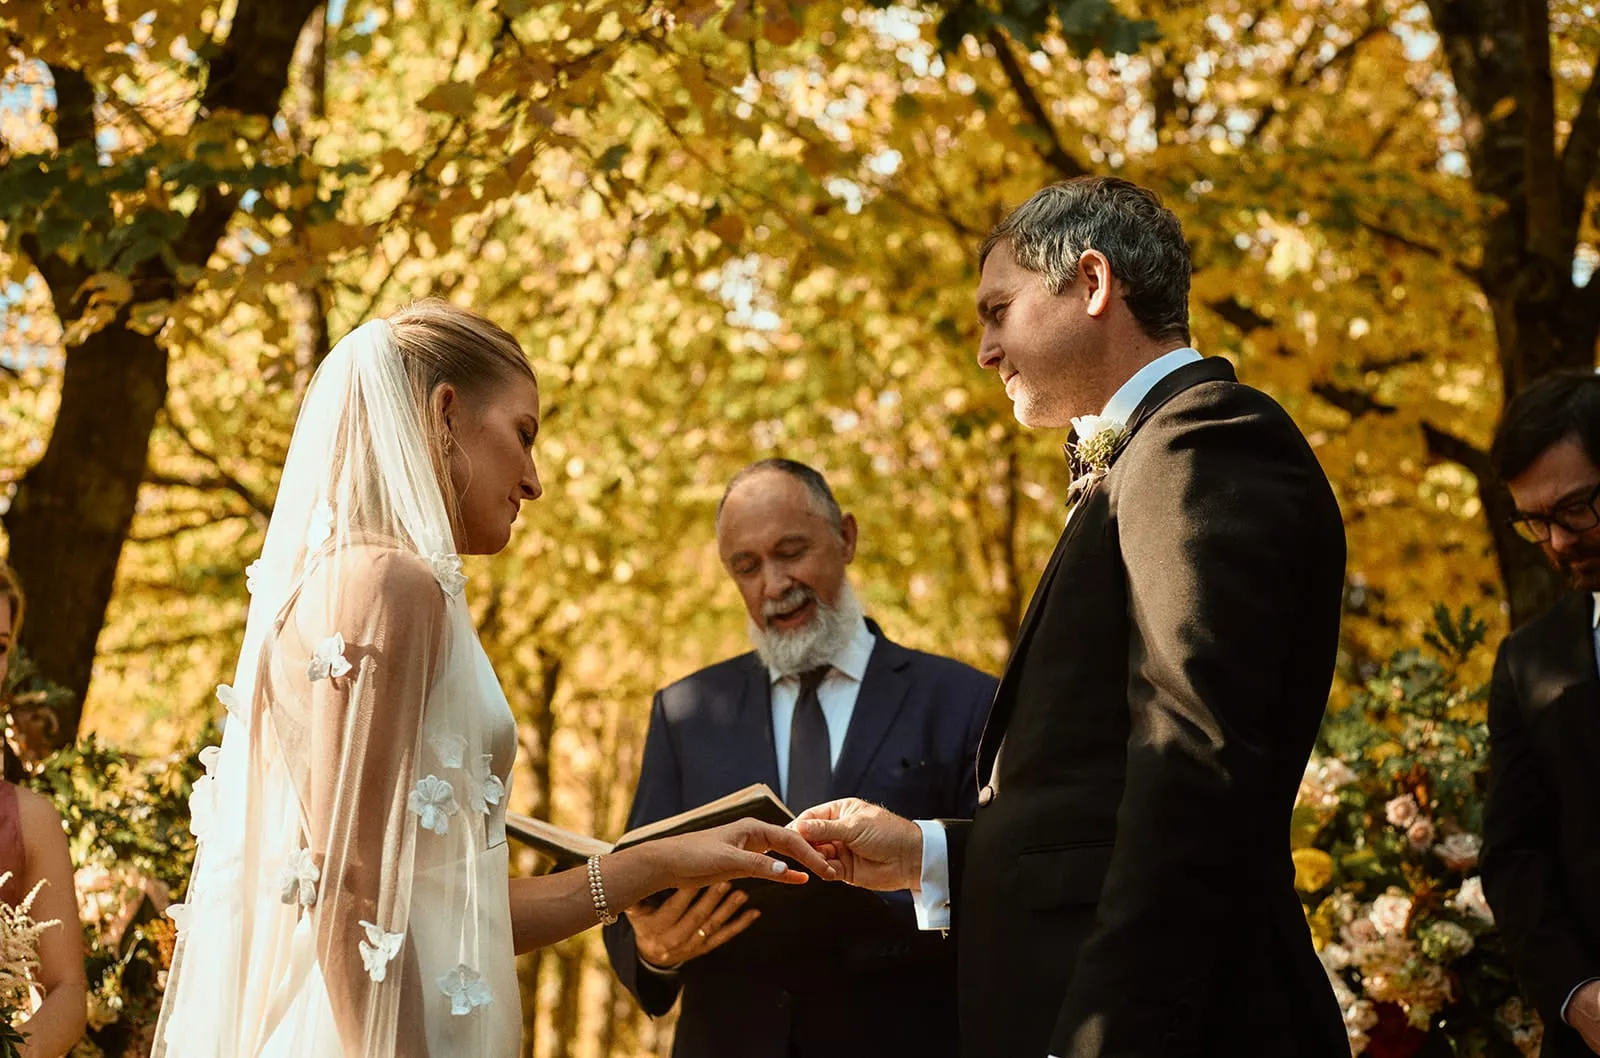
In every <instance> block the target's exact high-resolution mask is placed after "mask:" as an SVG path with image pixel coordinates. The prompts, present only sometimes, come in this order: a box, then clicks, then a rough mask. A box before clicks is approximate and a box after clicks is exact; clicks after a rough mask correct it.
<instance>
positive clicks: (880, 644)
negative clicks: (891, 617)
mask: <svg viewBox="0 0 1600 1058" xmlns="http://www.w3.org/2000/svg"><path fill="white" fill-rule="evenodd" d="M874 631H875V632H876V629H874ZM910 663H911V655H910V652H909V651H907V650H906V649H905V648H904V647H900V646H897V645H896V644H894V643H891V642H889V640H888V639H887V638H886V637H885V636H884V635H883V634H882V633H881V632H878V633H877V642H876V643H874V644H873V647H872V655H871V656H870V657H869V658H868V659H867V671H866V674H865V675H864V676H863V677H862V679H861V687H860V689H859V691H858V692H857V693H856V707H855V709H854V710H853V711H852V712H851V714H850V726H849V728H848V729H847V730H846V731H845V736H844V745H843V746H842V747H841V748H840V750H839V763H838V764H836V765H835V766H834V769H833V795H834V796H835V797H838V796H840V791H841V790H856V789H860V786H861V778H862V776H864V775H865V774H866V771H867V765H869V764H871V763H872V758H873V755H874V754H876V753H877V752H878V747H879V746H881V745H882V744H883V740H884V737H885V736H886V735H888V733H889V729H890V728H891V727H893V726H894V721H895V717H896V716H898V715H899V713H900V707H901V706H902V705H903V704H904V703H905V699H906V693H907V692H908V691H909V690H910V689H911V681H910V680H908V679H907V678H906V676H905V672H904V670H905V668H906V666H907V665H909V664H910Z"/></svg>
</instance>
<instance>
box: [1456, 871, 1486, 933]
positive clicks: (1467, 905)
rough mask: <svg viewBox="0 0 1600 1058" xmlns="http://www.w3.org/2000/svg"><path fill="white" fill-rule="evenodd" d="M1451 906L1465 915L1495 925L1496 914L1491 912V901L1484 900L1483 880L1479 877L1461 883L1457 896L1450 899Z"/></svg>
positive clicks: (1474, 876)
mask: <svg viewBox="0 0 1600 1058" xmlns="http://www.w3.org/2000/svg"><path fill="white" fill-rule="evenodd" d="M1450 906H1452V907H1454V908H1455V909H1456V910H1457V911H1460V912H1461V913H1462V914H1464V915H1472V916H1473V917H1475V918H1478V919H1481V920H1482V921H1484V922H1487V923H1489V924H1490V925H1493V924H1494V912H1493V911H1491V910H1489V901H1488V900H1486V899H1484V895H1483V879H1482V878H1479V877H1478V876H1477V875H1473V876H1472V877H1471V878H1468V879H1467V880H1466V881H1464V882H1462V883H1461V888H1460V889H1458V890H1457V891H1456V895H1455V896H1453V897H1451V898H1450Z"/></svg>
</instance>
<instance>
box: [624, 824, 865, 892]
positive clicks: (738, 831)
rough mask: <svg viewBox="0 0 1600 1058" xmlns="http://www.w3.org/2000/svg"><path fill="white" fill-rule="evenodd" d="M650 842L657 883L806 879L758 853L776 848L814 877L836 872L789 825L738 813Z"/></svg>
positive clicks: (677, 886)
mask: <svg viewBox="0 0 1600 1058" xmlns="http://www.w3.org/2000/svg"><path fill="white" fill-rule="evenodd" d="M650 845H653V846H654V849H652V851H653V852H655V853H656V857H657V861H656V862H657V866H658V869H659V870H660V871H661V872H662V883H661V886H660V888H663V889H674V888H675V889H688V888H698V887H700V886H705V885H711V884H713V883H714V882H725V881H728V880H730V879H733V878H767V879H770V880H772V881H775V882H786V883H788V884H790V885H798V884H800V883H801V882H804V881H805V880H806V875H805V873H804V872H803V871H797V870H794V869H792V868H791V867H789V866H788V864H786V863H784V862H783V861H782V860H775V859H773V858H772V857H770V856H766V855H763V854H764V853H767V852H776V853H779V854H781V855H783V856H787V857H788V858H789V859H791V860H794V861H796V862H797V863H802V864H804V865H805V866H806V867H808V868H809V869H810V870H811V871H813V872H814V873H815V874H816V875H817V876H818V877H819V878H825V879H828V880H829V881H831V880H833V879H834V878H836V877H837V874H836V873H835V872H834V870H833V868H832V867H829V866H828V863H827V861H826V860H824V859H823V858H822V856H821V855H820V854H819V853H818V852H817V850H816V849H813V848H812V847H811V846H810V845H808V844H807V843H806V841H805V839H804V838H802V837H800V835H799V834H796V833H795V832H794V831H792V830H786V829H784V828H783V827H777V826H773V825H772V824H771V823H763V822H761V821H760V820H756V819H741V820H739V821H738V822H735V823H727V824H725V825H723V826H720V827H716V828H714V829H712V830H702V831H699V832H697V833H694V834H680V835H678V836H677V837H671V838H661V839H660V840H658V841H653V842H651V843H650Z"/></svg>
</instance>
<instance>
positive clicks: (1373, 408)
mask: <svg viewBox="0 0 1600 1058" xmlns="http://www.w3.org/2000/svg"><path fill="white" fill-rule="evenodd" d="M1311 392H1312V393H1314V394H1315V395H1317V396H1319V397H1321V398H1322V399H1323V400H1325V401H1327V402H1328V403H1329V404H1332V405H1333V406H1334V407H1336V408H1340V409H1342V410H1343V411H1345V412H1347V413H1348V414H1349V416H1350V418H1352V419H1359V418H1361V417H1362V416H1363V415H1393V414H1394V413H1395V412H1397V411H1399V410H1400V409H1398V408H1396V407H1395V406H1394V405H1393V404H1386V403H1384V402H1383V401H1381V400H1379V399H1378V398H1376V397H1374V396H1373V395H1372V394H1370V393H1366V392H1364V391H1362V390H1359V389H1354V388H1352V387H1350V386H1341V385H1340V384H1339V383H1337V382H1332V381H1322V382H1313V383H1312V384H1311Z"/></svg>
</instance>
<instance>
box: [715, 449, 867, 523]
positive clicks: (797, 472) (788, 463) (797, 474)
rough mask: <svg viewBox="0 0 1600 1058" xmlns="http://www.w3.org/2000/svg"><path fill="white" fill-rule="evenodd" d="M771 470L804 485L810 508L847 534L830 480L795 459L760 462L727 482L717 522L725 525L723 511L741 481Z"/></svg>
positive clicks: (718, 504) (718, 503)
mask: <svg viewBox="0 0 1600 1058" xmlns="http://www.w3.org/2000/svg"><path fill="white" fill-rule="evenodd" d="M769 470H775V471H777V472H778V473H780V474H787V475H789V476H790V477H791V478H794V479H795V480H796V481H798V482H799V483H800V484H802V485H804V486H805V487H806V492H808V493H810V495H811V505H812V506H813V507H815V508H816V509H817V513H818V514H820V515H822V516H823V517H824V518H826V519H827V520H828V524H829V525H831V526H833V531H834V532H836V533H843V532H844V511H843V510H841V509H840V507H839V501H838V500H836V499H834V498H833V490H832V489H830V488H829V487H828V479H827V478H825V477H823V476H822V475H821V474H820V473H819V472H818V471H816V470H814V469H812V468H811V467H808V466H806V465H805V464H804V463H801V462H798V461H796V460H793V459H780V458H773V459H761V460H757V461H756V462H754V463H751V464H750V465H749V466H747V467H745V468H744V469H743V470H741V471H739V473H737V474H735V475H734V476H733V480H732V481H730V482H728V487H727V488H725V489H723V490H722V499H720V500H718V501H717V521H719V522H720V521H722V508H723V507H725V506H726V505H727V503H728V497H729V496H730V495H732V494H733V490H734V489H735V488H737V487H738V485H739V483H740V482H741V481H743V480H745V479H746V478H751V477H754V476H755V475H757V474H761V473H764V472H766V471H769Z"/></svg>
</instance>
